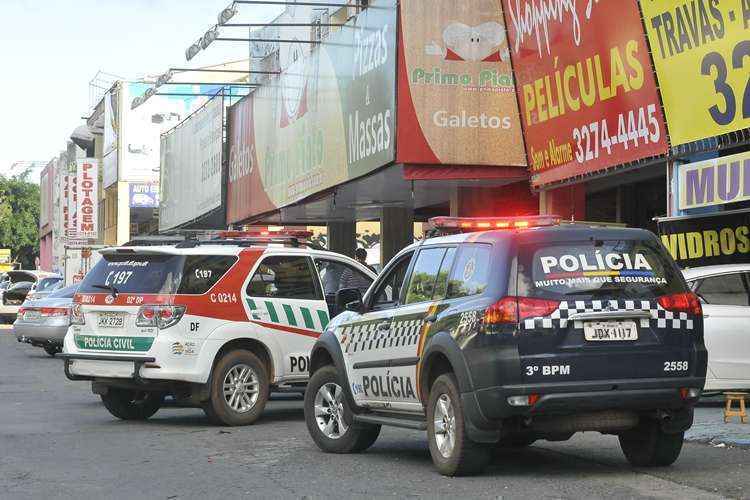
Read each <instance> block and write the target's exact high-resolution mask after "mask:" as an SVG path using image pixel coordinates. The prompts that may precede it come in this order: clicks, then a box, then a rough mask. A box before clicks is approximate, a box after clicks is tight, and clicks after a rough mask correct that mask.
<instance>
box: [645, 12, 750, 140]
mask: <svg viewBox="0 0 750 500" xmlns="http://www.w3.org/2000/svg"><path fill="white" fill-rule="evenodd" d="M641 8H642V9H643V18H644V23H645V25H646V31H647V33H648V38H649V41H650V42H651V52H652V54H653V59H654V65H655V66H656V74H657V76H658V78H659V88H660V89H661V96H662V100H663V101H664V108H665V110H666V114H667V124H668V125H669V137H670V139H671V142H672V145H673V146H675V145H679V144H685V143H687V142H692V141H696V140H698V139H703V138H706V137H711V136H714V135H719V134H725V133H728V132H733V131H735V130H739V129H742V128H745V127H750V79H749V78H748V75H750V1H748V0H641Z"/></svg>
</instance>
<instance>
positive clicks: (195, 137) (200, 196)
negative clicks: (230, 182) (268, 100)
mask: <svg viewBox="0 0 750 500" xmlns="http://www.w3.org/2000/svg"><path fill="white" fill-rule="evenodd" d="M223 113H224V102H223V99H222V98H221V97H215V98H213V99H212V100H211V101H209V102H208V103H206V105H205V106H204V107H203V108H202V109H200V110H199V111H197V112H196V113H195V114H194V115H193V116H191V117H190V118H188V119H187V120H185V121H184V122H183V123H182V124H180V125H179V126H178V127H177V128H176V129H174V130H173V131H171V132H169V133H168V134H166V135H165V136H163V137H162V139H161V166H160V169H161V181H160V186H161V197H160V198H161V201H160V206H159V230H162V231H163V230H167V229H172V228H174V227H176V226H179V225H181V224H184V223H186V222H189V221H191V220H193V219H195V218H197V217H200V216H202V215H205V214H206V213H208V212H210V211H211V210H214V209H216V208H219V207H220V206H221V185H222V182H221V181H222V177H221V159H222V126H223Z"/></svg>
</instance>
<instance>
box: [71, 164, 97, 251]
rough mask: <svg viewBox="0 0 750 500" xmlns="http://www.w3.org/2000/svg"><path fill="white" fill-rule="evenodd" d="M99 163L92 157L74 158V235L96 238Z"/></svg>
mask: <svg viewBox="0 0 750 500" xmlns="http://www.w3.org/2000/svg"><path fill="white" fill-rule="evenodd" d="M98 183H99V164H98V162H97V160H96V159H94V158H82V159H78V160H76V215H75V236H76V237H77V238H91V239H96V238H97V237H98V234H99V223H98V215H99V205H98V203H99V200H98V190H99V187H98Z"/></svg>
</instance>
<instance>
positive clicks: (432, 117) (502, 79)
mask: <svg viewBox="0 0 750 500" xmlns="http://www.w3.org/2000/svg"><path fill="white" fill-rule="evenodd" d="M502 9H503V7H502V4H501V1H500V0H475V1H472V2H456V1H455V0H410V1H408V2H401V21H400V22H401V31H400V33H401V37H402V42H401V43H400V47H402V48H403V49H402V50H401V51H400V52H399V68H398V99H399V107H398V152H397V161H398V162H401V163H424V164H443V163H445V164H453V165H501V166H510V165H517V166H526V154H525V152H524V148H523V138H522V131H521V124H520V121H519V117H518V104H517V101H516V94H515V84H514V82H513V74H512V71H511V64H510V55H509V53H508V41H507V37H506V29H505V21H504V20H503V11H502ZM425 12H429V13H430V15H429V16H426V15H425Z"/></svg>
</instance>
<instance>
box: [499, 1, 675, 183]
mask: <svg viewBox="0 0 750 500" xmlns="http://www.w3.org/2000/svg"><path fill="white" fill-rule="evenodd" d="M547 4H548V2H546V1H543V2H540V1H539V0H503V5H504V7H505V19H506V22H507V26H508V39H509V44H510V53H511V57H512V59H513V67H514V72H515V75H516V81H517V85H518V87H519V91H518V100H519V102H520V107H521V117H522V121H523V125H524V137H525V141H526V153H527V155H528V160H529V169H530V172H531V181H532V185H534V186H535V187H538V186H541V185H545V184H550V183H554V182H558V181H561V180H566V179H570V178H574V177H577V176H581V175H584V174H588V173H592V172H596V171H599V170H602V169H605V168H607V167H610V166H613V165H619V164H623V163H627V162H630V161H634V160H638V159H641V158H646V157H649V156H656V155H661V154H664V153H666V151H667V137H666V129H665V127H664V119H663V117H662V112H661V106H660V103H659V96H658V93H657V89H656V82H655V80H654V75H653V71H652V70H651V62H650V59H649V52H648V45H647V44H646V38H645V35H644V33H643V26H642V24H641V17H640V12H639V10H638V5H637V4H636V2H591V1H589V2H578V3H576V2H557V3H556V5H557V8H555V9H551V10H550V9H548V8H547Z"/></svg>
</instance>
